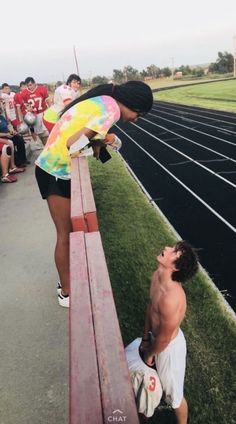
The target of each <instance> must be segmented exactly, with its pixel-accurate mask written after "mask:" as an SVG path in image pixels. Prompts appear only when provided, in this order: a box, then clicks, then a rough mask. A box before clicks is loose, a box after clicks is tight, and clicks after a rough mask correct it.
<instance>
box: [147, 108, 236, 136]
mask: <svg viewBox="0 0 236 424" xmlns="http://www.w3.org/2000/svg"><path fill="white" fill-rule="evenodd" d="M152 109H153V110H154V111H155V112H161V113H165V114H166V115H171V116H175V117H176V118H180V119H186V120H187V119H188V120H189V121H191V122H196V123H197V124H201V125H204V126H205V127H211V128H215V129H216V130H220V131H224V132H227V133H229V134H233V135H234V134H236V131H231V130H227V129H226V128H221V127H216V126H215V125H211V124H206V123H205V122H200V121H196V119H193V118H191V119H190V118H185V117H184V116H179V115H175V114H174V113H170V112H164V111H163V110H158V109H154V108H152Z"/></svg>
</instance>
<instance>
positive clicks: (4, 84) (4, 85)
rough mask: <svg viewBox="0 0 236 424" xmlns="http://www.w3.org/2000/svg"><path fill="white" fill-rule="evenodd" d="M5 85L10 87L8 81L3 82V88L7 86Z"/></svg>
mask: <svg viewBox="0 0 236 424" xmlns="http://www.w3.org/2000/svg"><path fill="white" fill-rule="evenodd" d="M5 87H10V86H9V84H7V83H6V82H4V83H3V84H2V89H3V88H5Z"/></svg>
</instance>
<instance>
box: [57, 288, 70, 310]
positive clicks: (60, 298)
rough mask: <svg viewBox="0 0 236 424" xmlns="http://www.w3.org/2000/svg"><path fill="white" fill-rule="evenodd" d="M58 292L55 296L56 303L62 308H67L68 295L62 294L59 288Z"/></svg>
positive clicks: (68, 302)
mask: <svg viewBox="0 0 236 424" xmlns="http://www.w3.org/2000/svg"><path fill="white" fill-rule="evenodd" d="M59 290H60V291H59V293H57V297H58V303H59V305H60V306H63V307H64V308H69V306H70V297H69V295H68V296H63V294H62V290H61V289H59Z"/></svg>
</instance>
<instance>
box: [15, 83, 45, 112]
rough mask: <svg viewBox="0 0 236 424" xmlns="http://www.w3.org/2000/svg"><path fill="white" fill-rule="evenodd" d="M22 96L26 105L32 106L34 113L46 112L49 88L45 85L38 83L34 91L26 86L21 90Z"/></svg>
mask: <svg viewBox="0 0 236 424" xmlns="http://www.w3.org/2000/svg"><path fill="white" fill-rule="evenodd" d="M20 97H21V99H22V102H23V103H24V105H25V107H26V106H27V105H28V106H31V107H32V112H34V113H41V112H44V111H45V110H46V109H47V108H48V105H47V103H46V99H47V98H48V97H49V95H48V90H47V89H46V87H44V86H43V85H37V86H36V87H35V89H34V90H33V91H30V90H28V88H26V89H25V90H23V91H22V92H21V94H20Z"/></svg>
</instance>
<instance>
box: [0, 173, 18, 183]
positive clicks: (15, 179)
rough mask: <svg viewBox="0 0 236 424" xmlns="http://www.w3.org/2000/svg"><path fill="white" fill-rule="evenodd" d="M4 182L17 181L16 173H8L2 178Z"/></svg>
mask: <svg viewBox="0 0 236 424" xmlns="http://www.w3.org/2000/svg"><path fill="white" fill-rule="evenodd" d="M1 181H2V183H15V182H16V181H17V178H16V177H14V175H9V174H6V175H4V176H3V177H2V178H1Z"/></svg>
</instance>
